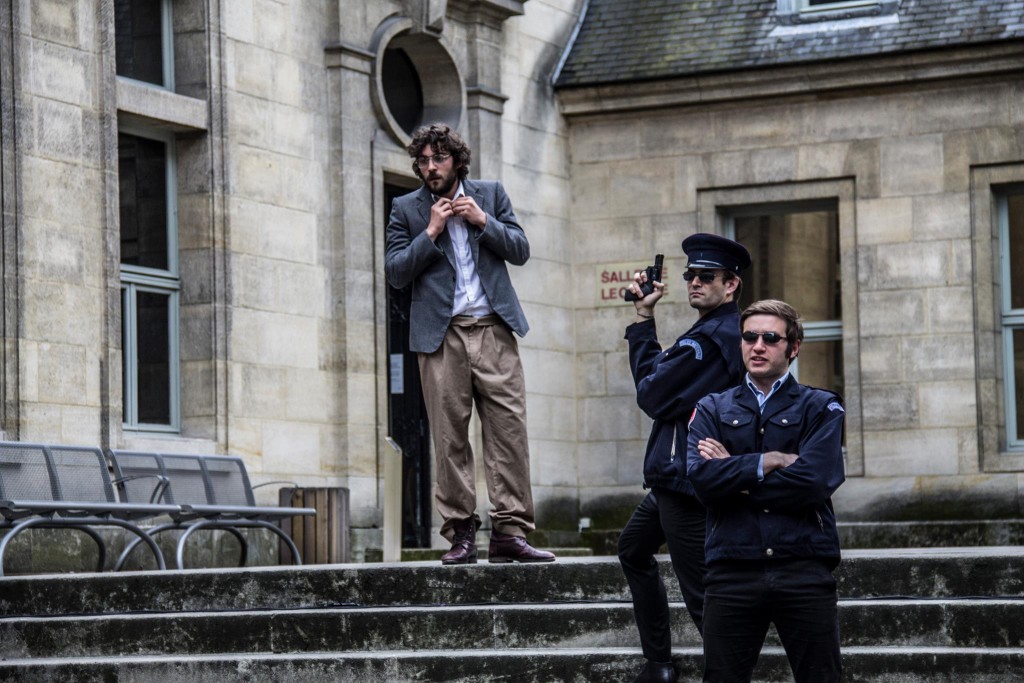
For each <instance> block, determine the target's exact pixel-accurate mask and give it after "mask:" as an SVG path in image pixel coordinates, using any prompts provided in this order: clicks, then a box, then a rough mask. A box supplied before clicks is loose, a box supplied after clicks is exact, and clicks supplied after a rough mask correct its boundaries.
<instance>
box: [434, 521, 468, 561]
mask: <svg viewBox="0 0 1024 683" xmlns="http://www.w3.org/2000/svg"><path fill="white" fill-rule="evenodd" d="M453 527H454V529H455V537H454V538H453V539H452V549H451V550H449V551H448V552H446V553H445V554H444V555H442V556H441V564H476V524H474V523H473V522H472V521H469V520H465V521H460V522H456V523H455V524H454V525H453Z"/></svg>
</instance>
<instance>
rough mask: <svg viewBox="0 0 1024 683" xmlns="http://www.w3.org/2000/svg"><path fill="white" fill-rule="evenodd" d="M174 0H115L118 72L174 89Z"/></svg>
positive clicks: (115, 47) (118, 73) (115, 42)
mask: <svg viewBox="0 0 1024 683" xmlns="http://www.w3.org/2000/svg"><path fill="white" fill-rule="evenodd" d="M172 35H173V28H172V25H171V0H114V51H115V54H116V63H117V75H118V76H122V77H124V78H131V79H134V80H137V81H142V82H144V83H150V84H152V85H157V86H160V87H163V88H167V89H168V90H173V89H174V68H173V67H174V55H173V44H174V41H173V39H172Z"/></svg>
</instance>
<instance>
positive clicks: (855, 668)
mask: <svg viewBox="0 0 1024 683" xmlns="http://www.w3.org/2000/svg"><path fill="white" fill-rule="evenodd" d="M843 661H844V676H843V680H844V681H846V682H847V683H853V682H864V683H877V682H879V681H886V682H888V683H962V682H963V681H971V682H972V683H980V682H985V683H1015V682H1018V681H1020V672H1021V671H1024V649H1022V648H1013V649H1006V650H998V651H993V650H988V649H979V648H935V647H900V648H874V647H871V648H863V647H846V648H844V650H843ZM640 662H641V660H640V658H639V654H638V652H637V650H636V649H635V648H600V649H594V648H577V649H549V648H543V649H521V650H504V651H501V650H468V651H461V652H455V653H450V654H449V655H447V656H439V655H437V654H436V653H431V652H425V651H401V652H395V651H390V652H327V653H309V654H294V653H283V654H254V655H237V654H223V655H193V656H187V657H168V656H150V657H102V658H92V657H89V658H59V659H30V660H8V661H6V662H4V663H3V664H2V668H0V680H3V681H18V682H19V683H66V682H67V681H76V682H77V683H91V682H93V681H95V682H96V683H99V682H100V681H112V680H116V681H133V682H148V681H152V682H159V683H203V682H206V681H209V682H210V683H221V682H223V681H275V682H276V683H321V682H322V683H327V682H337V681H346V682H349V681H350V682H352V683H356V682H358V683H396V682H401V681H448V682H451V683H480V682H481V681H516V682H517V683H548V682H551V681H572V682H578V683H621V681H626V680H631V679H632V677H633V676H635V675H636V671H637V669H638V666H639V663H640ZM675 662H676V668H677V669H678V670H679V672H680V680H682V681H692V680H700V649H699V648H684V649H681V650H679V651H678V652H677V653H676V656H675ZM753 680H754V683H776V682H778V681H791V680H792V675H791V674H790V672H789V665H788V663H787V662H786V658H785V654H784V653H783V651H782V649H781V648H779V647H772V646H767V647H765V648H764V650H763V651H762V653H761V657H760V659H759V660H758V665H757V669H756V671H755V675H754V679H753Z"/></svg>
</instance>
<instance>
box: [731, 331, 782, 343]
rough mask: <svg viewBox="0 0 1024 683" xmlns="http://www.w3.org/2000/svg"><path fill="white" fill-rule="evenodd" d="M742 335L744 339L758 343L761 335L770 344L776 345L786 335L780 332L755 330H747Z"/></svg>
mask: <svg viewBox="0 0 1024 683" xmlns="http://www.w3.org/2000/svg"><path fill="white" fill-rule="evenodd" d="M741 336H742V337H743V341H745V342H747V343H749V344H755V343H757V338H758V337H760V338H761V339H763V340H764V343H765V344H767V345H768V346H775V345H776V344H778V343H779V342H780V341H782V340H783V339H785V337H783V336H782V335H781V334H779V333H778V332H754V331H753V330H747V331H746V332H744V333H743V334H742V335H741Z"/></svg>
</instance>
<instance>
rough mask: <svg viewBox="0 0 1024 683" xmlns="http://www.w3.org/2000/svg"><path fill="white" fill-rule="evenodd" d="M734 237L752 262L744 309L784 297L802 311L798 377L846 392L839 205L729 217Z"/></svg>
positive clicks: (795, 367)
mask: <svg viewBox="0 0 1024 683" xmlns="http://www.w3.org/2000/svg"><path fill="white" fill-rule="evenodd" d="M730 222H731V224H732V233H733V234H732V237H733V238H734V239H735V240H737V241H738V242H740V243H741V244H743V245H744V246H745V247H746V248H747V249H748V250H749V251H750V256H751V259H752V263H751V267H750V269H749V270H747V271H746V272H744V273H743V290H742V292H741V294H740V299H739V307H740V310H741V311H742V310H743V308H744V307H746V306H747V305H749V304H750V303H752V302H754V301H757V300H760V299H781V300H783V301H785V302H787V303H789V304H790V305H792V306H793V308H795V309H796V310H797V312H798V313H800V316H801V318H802V319H803V324H804V343H803V344H802V345H801V347H800V356H799V358H798V359H797V360H796V361H795V362H794V363H793V365H792V366H791V368H790V369H791V371H792V372H793V374H794V375H795V376H796V377H797V379H798V380H799V381H800V382H801V383H803V384H808V385H811V386H816V387H821V388H823V389H830V390H832V391H835V392H837V393H839V394H840V395H841V394H843V389H844V384H845V383H844V380H843V341H842V338H843V324H842V279H841V272H840V253H839V214H838V207H837V206H836V203H835V202H831V201H827V202H814V203H810V204H799V205H794V206H787V207H785V208H778V209H774V208H772V209H751V210H747V211H740V212H737V213H733V214H731V215H730Z"/></svg>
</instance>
